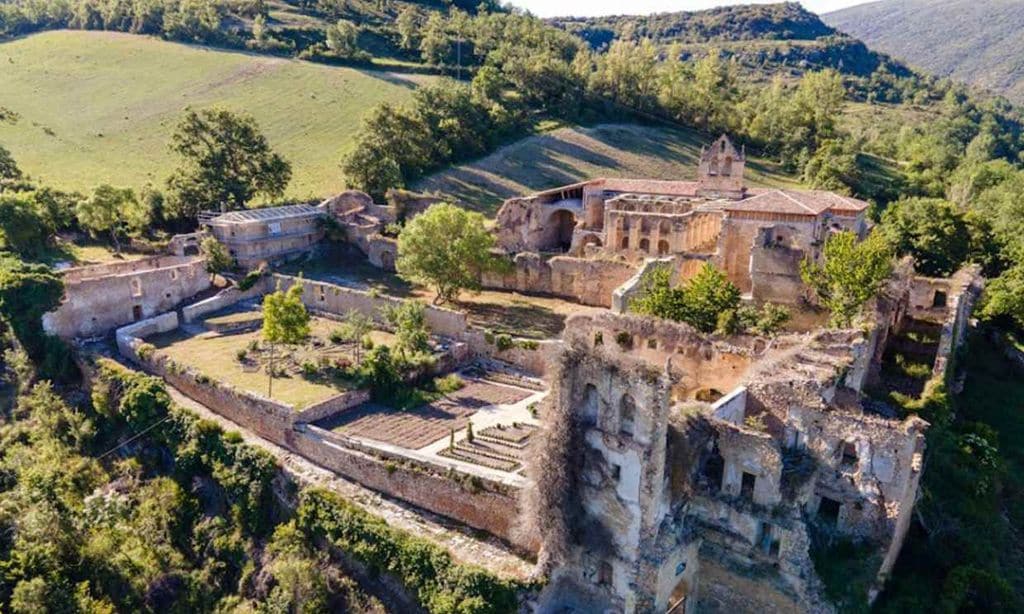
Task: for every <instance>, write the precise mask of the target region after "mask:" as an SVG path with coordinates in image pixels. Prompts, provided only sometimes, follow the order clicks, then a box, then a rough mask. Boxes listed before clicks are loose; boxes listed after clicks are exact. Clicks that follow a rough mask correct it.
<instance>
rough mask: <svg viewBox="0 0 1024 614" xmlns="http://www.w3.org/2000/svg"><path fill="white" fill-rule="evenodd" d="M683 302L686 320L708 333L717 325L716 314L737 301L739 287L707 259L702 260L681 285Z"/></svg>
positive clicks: (738, 298)
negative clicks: (687, 279)
mask: <svg viewBox="0 0 1024 614" xmlns="http://www.w3.org/2000/svg"><path fill="white" fill-rule="evenodd" d="M683 301H684V302H685V304H686V309H687V312H688V313H687V318H686V320H685V321H686V322H687V323H689V324H690V325H692V326H693V327H694V328H696V329H698V330H701V331H704V332H707V333H709V332H712V331H714V330H715V326H716V325H717V324H718V315H719V314H720V313H722V312H723V311H726V310H729V309H736V307H738V306H739V304H740V290H739V288H737V287H736V286H735V285H733V284H732V282H730V281H729V279H728V278H727V277H726V276H725V273H723V272H722V271H720V270H718V269H717V268H715V266H714V265H713V264H711V263H710V262H706V263H704V266H703V267H701V269H700V271H698V272H697V274H696V275H694V276H693V277H692V278H691V279H690V280H689V281H687V282H686V284H685V285H684V286H683Z"/></svg>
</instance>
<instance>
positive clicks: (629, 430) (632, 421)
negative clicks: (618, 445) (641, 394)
mask: <svg viewBox="0 0 1024 614" xmlns="http://www.w3.org/2000/svg"><path fill="white" fill-rule="evenodd" d="M635 428H636V402H635V401H633V397H631V396H629V394H624V395H622V399H621V400H620V401H619V432H620V433H622V434H623V435H629V436H630V437H632V436H633V433H634V432H635Z"/></svg>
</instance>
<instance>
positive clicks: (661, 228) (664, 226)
mask: <svg viewBox="0 0 1024 614" xmlns="http://www.w3.org/2000/svg"><path fill="white" fill-rule="evenodd" d="M658 232H659V233H661V235H662V236H665V235H668V234H671V232H672V222H670V221H668V220H661V223H659V224H658Z"/></svg>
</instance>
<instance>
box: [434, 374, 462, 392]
mask: <svg viewBox="0 0 1024 614" xmlns="http://www.w3.org/2000/svg"><path fill="white" fill-rule="evenodd" d="M465 385H466V382H464V381H462V378H461V377H459V376H458V375H457V374H455V373H449V374H448V375H445V376H444V377H439V378H437V379H435V380H434V389H435V390H437V391H438V392H440V393H441V394H449V393H451V392H455V391H456V390H458V389H460V388H462V387H463V386H465Z"/></svg>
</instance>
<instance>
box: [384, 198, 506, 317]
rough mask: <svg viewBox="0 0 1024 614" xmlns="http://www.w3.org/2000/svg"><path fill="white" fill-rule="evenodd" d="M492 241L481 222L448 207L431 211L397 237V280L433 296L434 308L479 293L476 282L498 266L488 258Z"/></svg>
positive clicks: (443, 205)
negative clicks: (424, 288) (423, 288)
mask: <svg viewBox="0 0 1024 614" xmlns="http://www.w3.org/2000/svg"><path fill="white" fill-rule="evenodd" d="M494 244H495V243H494V235H492V234H491V233H489V232H488V231H487V229H486V228H485V227H484V217H483V216H482V215H480V214H479V213H476V212H471V211H466V210H465V209H461V208H459V207H456V206H455V205H450V204H447V203H438V204H435V205H431V206H430V208H429V209H427V210H426V211H424V212H423V213H421V214H420V215H417V216H416V217H414V218H412V219H411V220H409V221H408V222H407V223H406V225H405V230H403V231H402V234H401V235H399V237H398V259H397V261H396V262H395V267H396V268H397V269H398V274H399V275H401V276H402V277H405V278H406V279H409V280H411V281H415V282H419V283H423V284H428V285H430V286H432V287H433V288H434V289H435V290H436V291H437V297H436V298H435V299H434V302H435V303H446V302H451V301H453V300H455V299H457V298H458V296H459V293H460V292H462V291H463V290H470V291H475V290H479V288H480V276H481V275H482V274H483V273H484V272H486V271H489V270H493V269H494V268H495V267H497V266H499V262H498V260H497V259H496V258H494V256H492V254H491V249H493V248H494Z"/></svg>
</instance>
